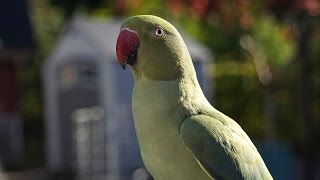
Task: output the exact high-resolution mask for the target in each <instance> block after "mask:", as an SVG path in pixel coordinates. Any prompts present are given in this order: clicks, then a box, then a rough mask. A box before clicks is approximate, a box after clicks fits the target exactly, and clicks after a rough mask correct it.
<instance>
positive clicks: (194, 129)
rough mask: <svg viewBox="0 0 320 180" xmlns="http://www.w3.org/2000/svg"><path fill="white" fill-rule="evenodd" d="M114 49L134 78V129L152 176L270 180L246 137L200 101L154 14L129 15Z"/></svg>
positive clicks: (184, 53) (174, 42) (188, 63)
mask: <svg viewBox="0 0 320 180" xmlns="http://www.w3.org/2000/svg"><path fill="white" fill-rule="evenodd" d="M116 53H117V58H118V61H119V63H120V64H121V65H122V67H123V68H124V69H125V67H126V65H129V67H130V69H131V71H132V74H133V77H134V87H133V93H132V113H133V119H134V126H135V129H136V133H137V138H138V142H139V146H140V152H141V156H142V160H143V162H144V164H145V166H146V168H147V170H148V171H149V172H150V174H151V175H152V176H153V177H154V178H155V179H160V180H161V179H163V180H171V179H172V180H180V179H181V180H188V179H190V180H198V179H200V180H202V179H203V180H204V179H254V180H257V179H259V180H260V179H272V176H271V175H270V173H269V171H268V169H267V167H266V165H265V163H264V161H263V160H262V158H261V156H260V154H259V152H258V151H257V149H256V147H255V146H254V144H253V143H252V142H251V140H250V138H249V137H248V136H247V134H246V133H245V132H244V131H243V130H242V128H241V127H240V126H239V125H238V124H237V123H236V122H235V121H234V120H232V119H231V118H229V117H228V116H226V115H224V114H223V113H221V112H219V111H218V110H216V109H215V108H214V107H213V106H211V105H210V103H209V102H208V100H207V99H206V98H205V96H204V94H203V92H202V90H201V88H200V85H199V83H198V80H197V77H196V72H195V69H194V66H193V63H192V60H191V57H190V54H189V52H188V49H187V47H186V45H185V43H184V41H183V39H182V38H181V36H180V34H179V32H178V31H177V30H176V28H175V27H174V26H172V25H171V24H170V23H169V22H167V21H165V20H164V19H162V18H159V17H156V16H152V15H139V16H134V17H131V18H129V19H128V20H126V21H125V22H124V23H123V24H122V26H121V30H120V33H119V36H118V39H117V44H116Z"/></svg>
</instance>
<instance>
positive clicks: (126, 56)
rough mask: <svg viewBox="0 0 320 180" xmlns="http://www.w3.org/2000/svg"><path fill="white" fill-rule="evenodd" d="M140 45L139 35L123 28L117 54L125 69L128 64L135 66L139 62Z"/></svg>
mask: <svg viewBox="0 0 320 180" xmlns="http://www.w3.org/2000/svg"><path fill="white" fill-rule="evenodd" d="M139 45H140V40H139V36H138V33H137V32H135V31H133V30H131V29H129V28H123V29H121V31H120V34H119V36H118V39H117V45H116V52H117V58H118V61H119V63H120V64H121V66H122V68H123V69H125V67H126V64H130V65H133V64H134V63H135V62H136V61H137V51H138V47H139Z"/></svg>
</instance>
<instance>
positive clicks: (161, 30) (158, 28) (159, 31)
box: [154, 27, 165, 37]
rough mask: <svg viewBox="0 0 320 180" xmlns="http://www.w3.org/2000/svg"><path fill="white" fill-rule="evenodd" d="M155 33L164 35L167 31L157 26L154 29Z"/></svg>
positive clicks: (158, 35)
mask: <svg viewBox="0 0 320 180" xmlns="http://www.w3.org/2000/svg"><path fill="white" fill-rule="evenodd" d="M154 34H155V35H156V36H157V37H163V36H164V35H165V31H164V30H163V29H162V28H161V27H157V28H156V29H155V30H154Z"/></svg>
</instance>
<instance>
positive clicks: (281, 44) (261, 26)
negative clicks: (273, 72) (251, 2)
mask: <svg viewBox="0 0 320 180" xmlns="http://www.w3.org/2000/svg"><path fill="white" fill-rule="evenodd" d="M286 31H287V27H286V26H285V25H284V24H280V23H279V22H277V21H276V20H275V19H274V18H273V17H270V16H261V17H259V18H257V19H256V23H255V25H254V26H253V28H252V36H253V38H254V39H255V40H256V41H257V43H258V44H259V46H260V47H261V48H262V50H263V51H264V53H265V54H266V56H267V59H268V61H269V62H270V65H271V67H273V68H277V67H278V66H283V65H285V64H288V62H289V61H290V60H292V58H293V56H294V55H295V54H294V53H295V49H296V48H295V42H294V41H293V40H292V39H289V37H288V34H286V33H287V32H286Z"/></svg>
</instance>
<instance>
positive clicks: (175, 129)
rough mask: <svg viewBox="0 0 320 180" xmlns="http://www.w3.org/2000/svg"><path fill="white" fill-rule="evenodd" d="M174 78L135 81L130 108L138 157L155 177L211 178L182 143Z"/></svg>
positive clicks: (179, 110)
mask: <svg viewBox="0 0 320 180" xmlns="http://www.w3.org/2000/svg"><path fill="white" fill-rule="evenodd" d="M179 93H180V91H179V87H178V83H177V82H174V81H137V82H135V85H134V90H133V97H132V98H133V99H132V102H133V104H132V111H133V118H134V124H135V128H136V132H137V137H138V141H139V146H140V151H141V155H142V159H143V161H144V164H145V166H146V168H147V169H148V171H149V172H150V173H151V175H152V176H153V177H154V178H155V179H177V180H179V179H184V180H188V179H211V178H210V177H209V176H208V175H207V173H206V172H205V171H204V170H203V169H202V168H201V166H200V165H199V163H198V162H197V160H196V159H195V158H194V156H193V155H192V153H191V152H190V151H189V150H188V149H187V147H186V145H185V144H184V143H183V141H182V139H181V137H180V134H179V128H180V124H181V122H182V120H183V119H184V118H185V112H184V109H183V106H182V105H181V104H180V103H181V102H180V101H181V99H179V98H180V97H181V96H180V94H179Z"/></svg>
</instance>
